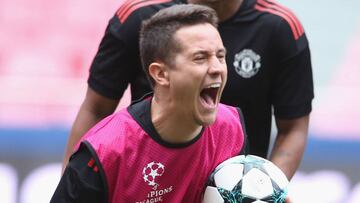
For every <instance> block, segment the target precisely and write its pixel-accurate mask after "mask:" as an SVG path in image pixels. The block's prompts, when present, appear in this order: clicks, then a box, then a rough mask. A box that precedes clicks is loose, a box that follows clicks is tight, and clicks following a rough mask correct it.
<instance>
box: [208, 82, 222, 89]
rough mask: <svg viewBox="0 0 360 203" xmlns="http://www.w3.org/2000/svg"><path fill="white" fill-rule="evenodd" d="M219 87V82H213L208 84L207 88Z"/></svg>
mask: <svg viewBox="0 0 360 203" xmlns="http://www.w3.org/2000/svg"><path fill="white" fill-rule="evenodd" d="M219 87H220V83H215V84H211V85H209V86H208V88H219Z"/></svg>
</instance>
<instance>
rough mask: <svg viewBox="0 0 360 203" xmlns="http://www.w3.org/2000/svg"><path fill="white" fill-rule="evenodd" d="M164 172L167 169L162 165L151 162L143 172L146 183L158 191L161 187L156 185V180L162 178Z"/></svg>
mask: <svg viewBox="0 0 360 203" xmlns="http://www.w3.org/2000/svg"><path fill="white" fill-rule="evenodd" d="M164 171H165V167H164V165H163V164H162V163H160V162H158V163H156V162H154V161H153V162H150V163H148V164H147V165H146V166H145V167H144V169H143V172H142V174H143V178H144V181H145V182H146V183H147V184H148V185H149V186H151V187H152V189H153V190H156V189H157V188H158V186H159V184H158V183H156V178H157V177H160V176H162V175H163V174H164Z"/></svg>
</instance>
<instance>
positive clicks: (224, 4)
mask: <svg viewBox="0 0 360 203" xmlns="http://www.w3.org/2000/svg"><path fill="white" fill-rule="evenodd" d="M243 1H244V0H218V1H213V2H212V1H208V0H204V1H199V0H196V1H193V0H188V1H187V2H188V3H199V4H203V5H207V6H209V7H211V8H213V9H214V10H215V11H216V13H217V15H218V17H219V21H220V22H222V21H225V20H227V19H229V18H231V17H232V16H233V15H235V13H236V12H237V11H238V10H239V9H240V6H241V5H242V3H243Z"/></svg>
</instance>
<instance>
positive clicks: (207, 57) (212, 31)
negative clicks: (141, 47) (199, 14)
mask: <svg viewBox="0 0 360 203" xmlns="http://www.w3.org/2000/svg"><path fill="white" fill-rule="evenodd" d="M174 40H176V42H177V43H178V44H179V46H180V47H181V49H180V51H179V52H178V53H175V57H174V61H173V63H172V64H173V67H170V68H169V69H168V70H169V81H170V97H171V100H172V103H174V104H175V106H176V111H177V112H178V113H180V114H185V117H186V118H189V119H193V120H194V122H196V123H197V124H199V125H209V124H211V123H213V122H214V121H215V118H216V113H217V106H218V104H219V101H220V96H221V93H222V91H223V89H224V86H225V83H226V80H227V66H226V62H225V54H226V51H225V48H224V45H223V43H222V40H221V38H220V35H219V33H218V31H217V29H216V28H215V27H213V26H212V25H210V24H208V23H204V24H199V25H195V26H187V27H183V28H180V29H179V30H178V31H176V32H175V34H174Z"/></svg>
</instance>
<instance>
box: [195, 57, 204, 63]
mask: <svg viewBox="0 0 360 203" xmlns="http://www.w3.org/2000/svg"><path fill="white" fill-rule="evenodd" d="M205 60H206V57H205V56H197V57H195V58H194V61H196V62H202V61H205Z"/></svg>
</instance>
